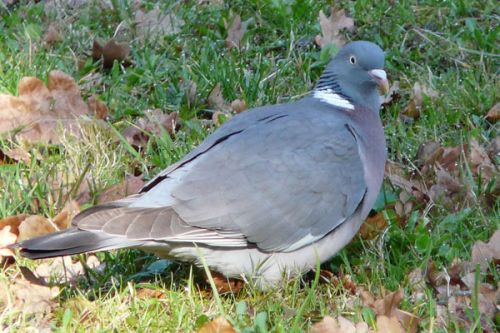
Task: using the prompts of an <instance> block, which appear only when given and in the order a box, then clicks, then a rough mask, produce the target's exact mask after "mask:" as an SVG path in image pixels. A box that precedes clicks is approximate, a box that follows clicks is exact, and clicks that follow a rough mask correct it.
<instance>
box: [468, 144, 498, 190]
mask: <svg viewBox="0 0 500 333" xmlns="http://www.w3.org/2000/svg"><path fill="white" fill-rule="evenodd" d="M469 159H470V163H471V170H472V174H473V175H475V176H477V175H481V179H483V180H484V182H487V181H489V180H490V179H491V178H492V177H494V176H495V175H497V174H498V171H497V169H496V167H495V165H494V164H493V163H492V162H491V160H490V157H489V156H488V154H487V153H486V149H484V148H483V147H481V146H480V145H479V143H478V142H477V140H475V139H472V140H471V141H470V155H469Z"/></svg>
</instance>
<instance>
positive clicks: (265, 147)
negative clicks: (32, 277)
mask: <svg viewBox="0 0 500 333" xmlns="http://www.w3.org/2000/svg"><path fill="white" fill-rule="evenodd" d="M383 67H384V52H383V51H382V50H381V49H380V47H378V46H377V45H375V44H373V43H370V42H366V41H355V42H351V43H349V44H347V45H345V46H344V47H343V48H342V49H341V50H340V51H339V52H338V54H337V55H336V56H335V57H334V58H333V59H332V60H331V62H330V63H329V64H328V65H327V67H326V69H325V71H324V73H323V74H322V75H321V77H320V79H319V82H318V84H317V85H316V87H315V88H314V89H313V91H312V92H311V93H310V94H309V95H307V96H306V97H304V98H302V99H300V100H298V101H295V102H292V103H287V104H280V105H272V106H264V107H259V108H255V109H251V110H249V111H246V112H244V113H241V114H238V115H236V116H235V117H234V118H232V119H231V120H230V121H228V122H227V123H225V124H224V125H222V126H221V127H220V128H219V129H217V130H216V131H215V132H214V133H212V134H211V135H209V136H208V137H207V138H206V139H205V140H204V141H203V142H202V143H201V144H200V145H199V146H198V147H197V148H195V149H193V150H192V151H191V152H190V153H188V154H187V155H186V156H185V157H184V158H183V159H182V160H180V161H179V162H177V163H175V164H173V165H171V166H169V167H168V168H166V169H165V170H163V171H162V172H161V173H160V174H158V175H157V176H156V177H155V178H154V179H152V180H151V181H150V182H149V183H147V184H146V185H145V186H144V188H142V190H141V191H140V192H139V193H138V194H135V195H132V196H129V197H126V198H125V199H122V200H118V201H114V202H111V203H107V204H103V205H98V206H95V207H92V208H90V209H87V210H85V211H83V212H82V213H80V214H79V215H77V216H76V217H75V218H74V220H73V222H72V227H71V228H70V229H68V230H64V231H60V232H56V233H53V234H49V235H46V236H43V237H38V238H34V239H31V240H27V241H23V242H21V243H19V244H17V245H16V246H17V247H18V248H20V249H21V252H20V253H21V255H23V256H25V257H28V258H34V259H36V258H48V257H55V256H65V255H71V254H77V253H82V252H89V251H90V252H93V251H103V250H112V249H120V248H138V249H142V250H145V251H150V252H153V253H156V254H158V255H159V256H162V257H167V258H174V259H179V260H183V261H189V262H194V263H195V264H197V265H198V266H201V265H202V260H201V259H200V256H203V261H204V262H206V264H207V266H208V267H209V268H210V269H212V270H215V271H217V272H220V273H222V274H224V275H225V276H227V277H236V278H241V277H245V278H246V279H248V280H253V281H256V282H257V283H258V285H260V286H263V287H265V286H272V285H275V284H276V283H277V282H278V281H280V280H281V278H282V276H283V274H288V275H292V274H301V273H303V272H305V271H307V270H309V269H311V268H313V267H315V264H316V262H317V260H318V259H319V260H320V261H321V262H324V261H326V260H327V259H329V258H330V257H332V256H333V255H334V254H335V253H337V252H338V251H339V250H341V249H342V248H343V247H344V246H345V245H346V244H347V243H349V242H350V240H351V239H352V238H353V237H354V235H355V234H356V232H357V231H358V229H359V228H360V226H361V224H362V223H363V221H364V219H365V218H366V217H367V215H368V213H369V212H370V209H371V208H372V206H373V204H374V202H375V199H376V198H377V195H378V193H379V191H380V186H381V183H382V178H383V174H384V164H385V160H386V147H385V138H384V132H383V127H382V123H381V120H380V117H379V109H380V96H379V93H378V89H379V88H383V89H387V86H388V83H387V77H386V73H385V71H384V70H383Z"/></svg>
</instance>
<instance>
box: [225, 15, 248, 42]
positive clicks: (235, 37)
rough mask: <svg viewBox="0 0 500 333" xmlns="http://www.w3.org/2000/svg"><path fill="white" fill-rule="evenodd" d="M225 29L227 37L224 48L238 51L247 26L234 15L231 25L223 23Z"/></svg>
mask: <svg viewBox="0 0 500 333" xmlns="http://www.w3.org/2000/svg"><path fill="white" fill-rule="evenodd" d="M224 26H225V27H226V29H227V37H226V40H225V45H226V47H227V48H228V49H229V50H230V49H232V48H236V49H238V50H239V49H240V43H241V38H243V35H244V34H245V32H246V29H247V24H245V23H242V22H241V17H240V16H239V15H234V17H233V18H232V19H231V23H230V24H228V23H227V22H224Z"/></svg>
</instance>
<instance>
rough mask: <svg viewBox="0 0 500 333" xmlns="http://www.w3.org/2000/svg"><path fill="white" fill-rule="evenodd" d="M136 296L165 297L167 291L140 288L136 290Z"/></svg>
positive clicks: (142, 297)
mask: <svg viewBox="0 0 500 333" xmlns="http://www.w3.org/2000/svg"><path fill="white" fill-rule="evenodd" d="M136 297H137V298H140V299H150V298H158V299H163V298H165V293H164V292H162V291H161V290H158V289H150V288H140V289H138V290H137V292H136Z"/></svg>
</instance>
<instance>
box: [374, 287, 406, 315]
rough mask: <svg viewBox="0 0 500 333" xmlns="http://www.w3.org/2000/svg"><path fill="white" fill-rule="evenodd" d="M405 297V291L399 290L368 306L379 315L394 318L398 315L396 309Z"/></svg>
mask: <svg viewBox="0 0 500 333" xmlns="http://www.w3.org/2000/svg"><path fill="white" fill-rule="evenodd" d="M403 297H404V292H403V289H399V290H396V291H394V292H392V293H389V294H387V295H385V296H384V298H382V299H378V300H375V301H374V302H373V303H372V304H366V305H368V306H370V307H371V308H372V309H373V311H374V312H375V314H377V315H380V316H388V317H392V316H394V315H395V314H396V309H397V307H398V306H399V303H401V301H402V300H403Z"/></svg>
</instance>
